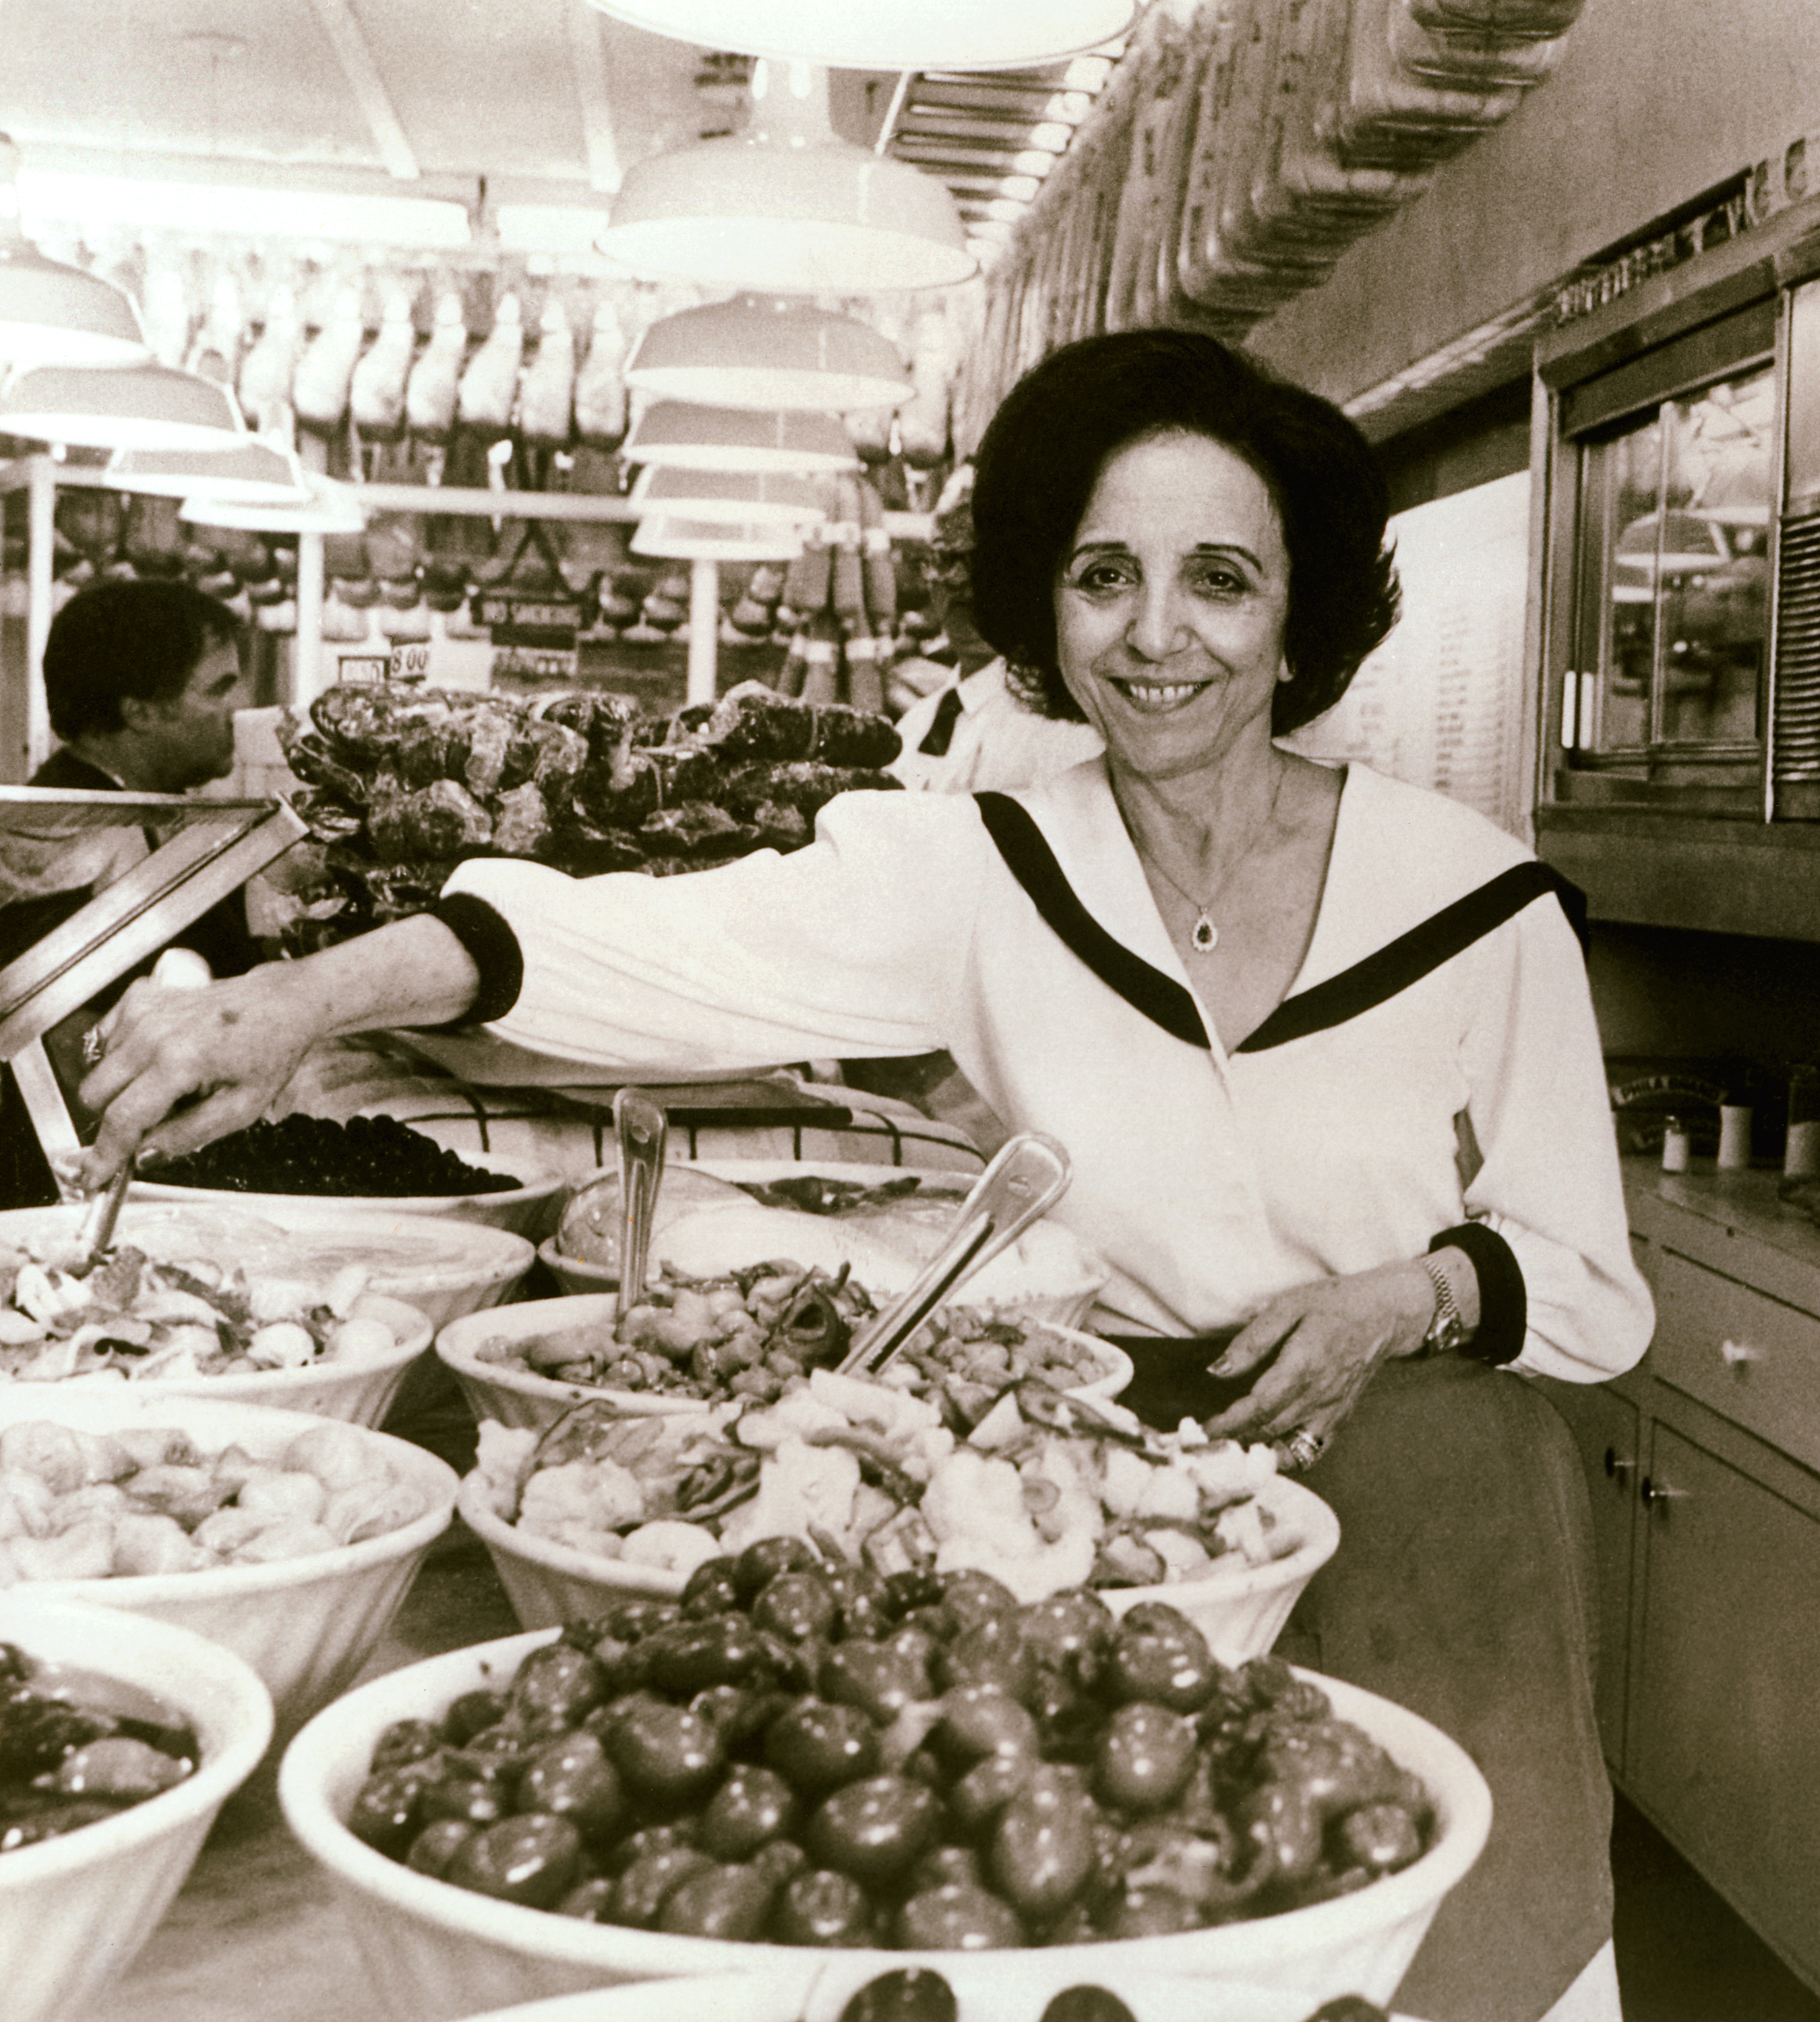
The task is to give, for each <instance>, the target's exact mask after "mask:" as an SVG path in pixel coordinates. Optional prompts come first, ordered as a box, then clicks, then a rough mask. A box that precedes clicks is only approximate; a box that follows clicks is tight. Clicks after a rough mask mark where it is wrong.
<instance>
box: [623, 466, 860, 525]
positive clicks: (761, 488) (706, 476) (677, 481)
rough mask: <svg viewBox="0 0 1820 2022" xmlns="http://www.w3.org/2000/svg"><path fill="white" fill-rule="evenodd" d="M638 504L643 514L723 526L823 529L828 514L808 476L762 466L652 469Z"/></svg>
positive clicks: (640, 486) (636, 489)
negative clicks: (782, 473) (774, 471)
mask: <svg viewBox="0 0 1820 2022" xmlns="http://www.w3.org/2000/svg"><path fill="white" fill-rule="evenodd" d="M632 503H633V504H634V505H635V506H637V507H638V509H639V510H640V512H641V513H645V514H660V515H662V516H663V517H665V518H667V519H681V520H703V521H704V522H705V521H713V522H714V523H715V524H740V523H744V524H748V525H751V526H755V527H757V526H762V527H818V526H820V524H822V523H823V521H824V520H826V519H827V517H828V508H827V506H826V505H824V504H823V503H822V502H821V500H820V498H818V497H817V494H816V489H815V487H814V486H813V484H810V483H809V481H808V480H807V479H806V478H802V477H792V476H773V475H770V474H769V473H766V472H763V471H758V470H672V469H650V470H646V471H645V473H643V474H642V475H641V476H640V478H639V480H638V483H637V484H634V486H633V487H632Z"/></svg>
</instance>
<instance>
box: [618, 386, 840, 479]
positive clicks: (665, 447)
mask: <svg viewBox="0 0 1820 2022" xmlns="http://www.w3.org/2000/svg"><path fill="white" fill-rule="evenodd" d="M619 454H621V455H622V456H623V458H625V459H626V461H627V462H628V463H641V464H645V465H650V466H652V467H653V468H662V469H669V470H780V471H801V472H804V473H811V474H813V473H820V472H832V471H842V470H857V469H859V467H860V455H859V451H857V450H856V449H855V448H854V447H853V438H852V437H851V436H850V435H849V434H848V433H847V432H846V425H845V424H844V423H843V422H841V421H840V420H839V419H838V418H836V417H835V415H833V414H815V413H813V412H811V411H807V410H799V411H797V412H795V413H784V412H782V411H771V412H766V411H764V410H762V409H760V408H754V407H699V406H697V405H696V404H695V403H693V401H687V400H653V401H652V402H651V403H649V405H648V406H647V407H646V408H645V411H644V412H643V414H641V415H640V416H639V417H638V420H637V421H636V422H634V423H633V425H632V433H630V435H629V436H627V438H626V440H625V442H624V443H623V445H622V446H621V447H620V451H619Z"/></svg>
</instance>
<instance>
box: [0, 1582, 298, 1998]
mask: <svg viewBox="0 0 1820 2022" xmlns="http://www.w3.org/2000/svg"><path fill="white" fill-rule="evenodd" d="M271 1735H272V1700H271V1698H270V1695H269V1694H268V1692H266V1689H265V1686H264V1685H262V1684H261V1683H260V1681H259V1679H258V1677H257V1676H256V1675H255V1673H254V1671H253V1670H252V1669H251V1667H250V1666H248V1665H247V1663H246V1662H243V1660H242V1659H240V1658H239V1657H236V1655H234V1654H233V1653H232V1652H231V1651H228V1650H225V1649H223V1648H221V1646H220V1645H219V1644H215V1643H212V1642H209V1641H206V1640H205V1639H204V1638H203V1637H201V1636H199V1635H197V1634H196V1633H194V1632H193V1631H192V1630H188V1629H180V1628H178V1627H177V1626H174V1625H173V1624H171V1623H170V1622H157V1621H153V1620H152V1619H149V1618H148V1617H141V1616H137V1615H122V1614H121V1613H119V1611H116V1610H115V1609H112V1608H97V1607H93V1606H92V1605H89V1604H82V1603H79V1602H72V1601H68V1600H60V1601H53V1600H46V1599H45V1598H43V1597H40V1596H38V1595H35V1594H27V1593H20V1592H19V1591H17V1590H16V1589H15V1590H13V1591H9V1592H7V1593H0V1986H4V1987H5V1990H6V1991H5V2000H4V2004H3V2005H4V2007H5V2014H6V2018H7V2022H53V2017H59V2016H64V2015H68V2014H72V2013H75V2012H76V2011H77V2010H78V2009H86V2007H87V2006H88V2005H89V2003H90V2002H91V2001H92V2000H93V1998H95V1996H96V1995H97V1994H99V1993H100V1992H101V1990H102V1989H103V1988H104V1987H106V1986H107V1985H108V1983H109V1982H110V1981H111V1980H114V1979H115V1978H116V1977H117V1976H118V1975H119V1973H121V1972H122V1971H123V1970H124V1969H125V1968H126V1965H127V1964H128V1963H129V1962H130V1960H131V1959H132V1958H133V1954H134V1953H135V1952H137V1951H138V1949H139V1947H141V1945H142V1944H144V1942H145V1940H146V1939H147V1938H148V1937H149V1936H151V1935H152V1927H153V1925H155V1924H156V1923H157V1922H158V1920H159V1918H160V1917H162V1916H163V1914H164V1912H165V1910H166V1908H167V1907H168V1906H169V1904H170V1900H171V1898H172V1897H173V1896H175V1895H176V1893H177V1890H178V1889H180V1888H181V1886H182V1885H183V1881H184V1878H185V1875H186V1874H188V1872H189V1870H190V1867H191V1865H192V1863H193V1862H194V1861H195V1859H196V1855H197V1853H198V1852H199V1851H200V1850H201V1847H202V1843H203V1838H204V1837H205V1836H206V1834H207V1832H208V1830H209V1827H210V1826H211V1825H212V1824H213V1823H214V1819H215V1816H216V1815H217V1812H219V1811H220V1810H221V1806H222V1805H224V1804H225V1802H226V1801H227V1799H228V1798H229V1797H230V1796H231V1795H232V1793H233V1792H234V1791H235V1790H237V1789H239V1787H240V1785H241V1784H242V1783H244V1782H245V1781H246V1779H247V1777H248V1776H250V1775H251V1774H252V1772H253V1770H254V1767H255V1765H257V1764H258V1761H259V1759H260V1757H261V1755H263V1754H264V1753H265V1748H266V1745H267V1743H268V1742H269V1740H270V1739H271Z"/></svg>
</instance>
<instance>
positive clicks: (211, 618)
mask: <svg viewBox="0 0 1820 2022" xmlns="http://www.w3.org/2000/svg"><path fill="white" fill-rule="evenodd" d="M242 630H243V627H242V626H241V624H240V622H239V619H237V618H236V617H235V615H234V614H233V612H232V611H230V610H228V608H227V606H226V605H225V604H219V603H217V601H216V600H215V599H214V597H208V596H206V595H204V593H203V592H202V591H201V590H199V589H196V587H195V586H194V585H192V584H190V583H187V582H174V581H170V580H167V579H166V578H153V579H151V580H148V581H144V582H97V583H91V584H90V586H88V587H87V588H86V589H79V590H78V591H77V592H76V593H75V596H74V597H71V599H70V600H69V602H68V604H65V605H64V608H62V610H60V611H59V612H58V613H57V615H56V617H54V618H53V619H52V620H51V622H50V632H49V637H47V638H46V641H45V644H44V695H45V703H46V708H47V709H48V710H49V714H50V727H51V728H52V729H53V730H54V731H55V732H57V735H58V736H59V737H60V738H61V739H63V740H64V743H66V744H68V743H73V742H74V741H75V739H77V738H79V737H86V736H92V735H107V734H108V733H109V732H113V731H116V730H121V729H124V728H125V727H126V724H125V720H124V718H123V717H122V715H121V714H120V705H121V704H122V703H123V702H125V701H126V700H127V699H129V698H131V699H133V700H135V701H138V702H169V701H170V700H171V699H173V697H174V696H177V695H181V694H182V692H183V691H184V688H185V684H187V683H188V680H189V677H190V676H191V675H192V673H195V672H196V666H197V663H198V662H199V661H200V660H201V659H202V658H203V655H204V654H205V653H206V652H207V651H209V650H210V648H211V647H214V646H221V645H237V644H239V640H240V637H241V633H242Z"/></svg>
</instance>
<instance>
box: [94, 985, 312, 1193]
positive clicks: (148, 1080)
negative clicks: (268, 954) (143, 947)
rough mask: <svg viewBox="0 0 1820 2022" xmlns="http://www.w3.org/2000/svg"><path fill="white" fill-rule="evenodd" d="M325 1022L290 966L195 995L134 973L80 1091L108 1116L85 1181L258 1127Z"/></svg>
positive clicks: (108, 1018)
mask: <svg viewBox="0 0 1820 2022" xmlns="http://www.w3.org/2000/svg"><path fill="white" fill-rule="evenodd" d="M323 1017H324V1012H323V1006H321V1005H320V1003H319V1002H317V1001H316V998H315V997H314V995H313V993H312V992H311V991H309V989H308V988H307V987H301V988H300V987H298V983H297V980H296V978H295V976H294V972H293V970H292V967H291V965H290V964H288V963H284V962H272V963H269V964H268V965H265V967H263V968H260V969H252V970H250V971H249V972H248V973H247V974H246V975H245V976H232V977H230V978H228V980H227V981H225V982H222V983H211V984H206V985H205V986H204V987H203V988H201V989H199V990H183V991H174V990H169V989H166V988H164V987H161V986H160V985H159V984H156V983H155V982H153V981H152V980H150V979H149V978H146V977H141V979H140V980H139V981H138V982H137V983H135V984H133V987H132V988H131V989H130V990H129V991H127V992H126V995H125V996H124V997H122V998H121V1000H120V1002H119V1003H118V1004H116V1005H115V1006H114V1008H113V1009H112V1010H111V1011H110V1012H109V1013H108V1016H106V1018H104V1020H102V1022H101V1027H100V1031H101V1040H102V1042H103V1052H102V1055H101V1064H100V1065H99V1066H97V1068H95V1069H94V1071H93V1072H92V1073H91V1074H90V1075H88V1076H87V1078H86V1079H85V1080H84V1081H83V1082H82V1088H81V1090H80V1094H81V1097H82V1101H83V1102H84V1103H85V1104H86V1105H87V1106H88V1107H89V1108H90V1109H98V1110H101V1111H104V1112H105V1113H104V1115H103V1117H102V1119H101V1130H100V1132H99V1133H98V1134H97V1137H96V1139H95V1142H94V1144H93V1145H92V1146H91V1147H90V1150H89V1152H88V1154H87V1155H86V1158H85V1159H84V1160H83V1161H82V1168H81V1177H82V1181H83V1183H84V1184H86V1185H88V1186H90V1187H99V1186H101V1185H102V1184H104V1183H105V1182H106V1181H108V1179H109V1178H110V1177H111V1176H112V1175H113V1174H114V1173H115V1172H116V1171H117V1170H119V1167H120V1166H121V1165H122V1163H123V1162H125V1161H126V1159H129V1158H130V1157H131V1156H132V1155H133V1153H134V1152H135V1151H136V1150H137V1151H138V1152H140V1153H141V1155H145V1154H155V1155H160V1156H163V1157H166V1158H170V1157H174V1156H176V1155H177V1154H179V1153H181V1152H193V1151H194V1150H196V1148H197V1147H198V1146H199V1145H203V1144H207V1143H208V1142H209V1141H210V1140H211V1139H212V1138H216V1137H221V1135H222V1134H223V1133H225V1132H227V1131H229V1130H240V1129H243V1127H244V1126H246V1125H247V1124H249V1123H251V1122H255V1121H257V1120H258V1118H259V1117H261V1115H264V1114H265V1111H266V1109H267V1108H268V1107H269V1105H270V1104H271V1102H272V1098H273V1097H274V1096H276V1094H277V1093H278V1091H279V1090H280V1089H281V1088H283V1086H284V1085H285V1083H286V1082H287V1081H289V1080H290V1079H291V1076H292V1075H294V1073H295V1072H296V1071H297V1069H298V1064H299V1063H300V1062H301V1061H302V1059H303V1057H304V1055H305V1053H308V1052H309V1049H310V1048H311V1046H313V1045H314V1044H315V1043H316V1041H317V1040H318V1039H319V1038H323V1037H324V1036H326V1028H325V1026H324V1024H323ZM196 1098H200V1099H199V1100H197V1099H196ZM184 1104H188V1105H189V1106H188V1107H187V1108H184V1107H182V1106H181V1105H184Z"/></svg>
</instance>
